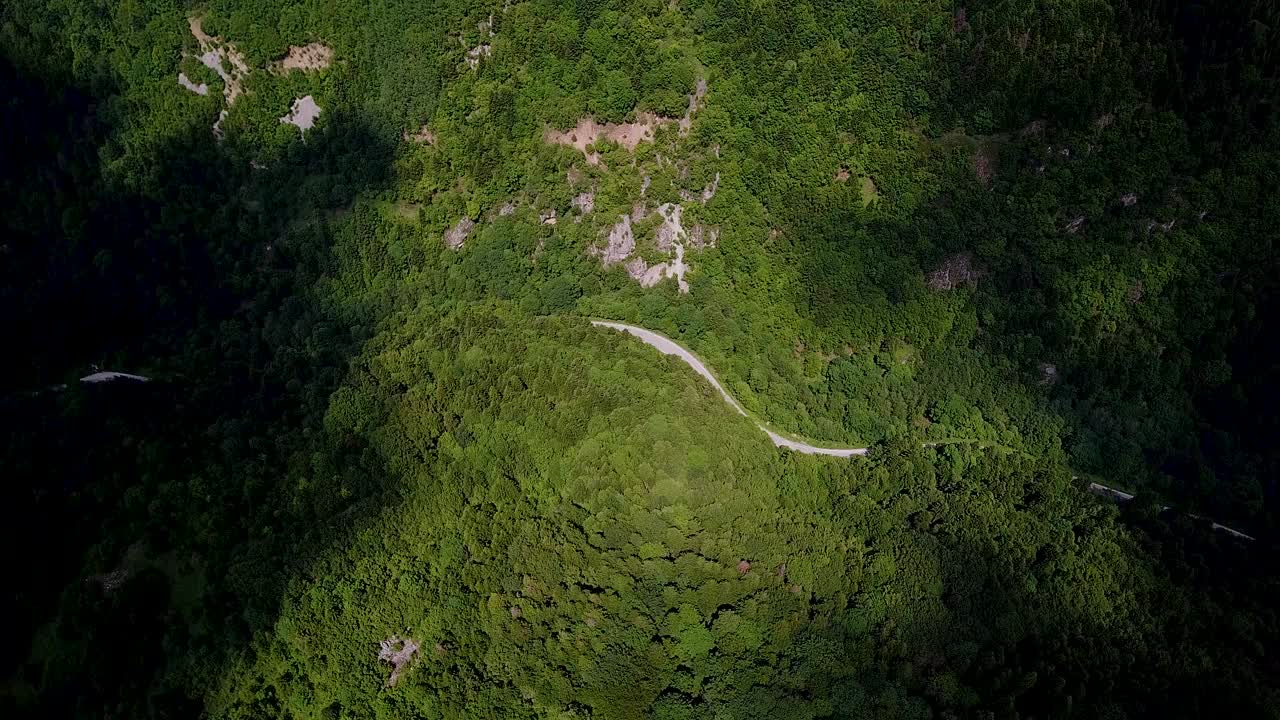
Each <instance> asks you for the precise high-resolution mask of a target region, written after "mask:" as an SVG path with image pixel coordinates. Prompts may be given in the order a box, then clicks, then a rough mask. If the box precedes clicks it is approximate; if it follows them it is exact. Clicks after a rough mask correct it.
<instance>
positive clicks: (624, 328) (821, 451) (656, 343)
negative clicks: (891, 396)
mask: <svg viewBox="0 0 1280 720" xmlns="http://www.w3.org/2000/svg"><path fill="white" fill-rule="evenodd" d="M591 324H592V325H595V326H596V327H607V328H611V329H613V330H618V331H621V332H624V333H628V334H630V335H634V336H635V337H637V338H639V339H640V341H641V342H643V343H644V344H646V345H649V346H651V347H653V348H656V349H657V350H658V352H660V353H662V354H664V355H675V356H676V357H678V358H680V359H681V360H683V361H684V362H685V364H687V365H688V366H689V367H691V368H693V371H694V372H696V373H698V374H699V375H701V376H702V377H704V378H706V379H707V382H709V383H711V386H712V387H714V388H715V389H716V390H718V391H719V392H720V397H722V398H724V401H725V402H727V403H729V406H730V407H732V408H733V409H734V410H737V411H738V413H739V414H740V415H742V416H743V417H746V418H748V419H752V418H751V416H750V415H747V411H746V410H744V409H743V408H742V405H740V404H739V403H738V401H737V400H735V399H734V397H733V396H732V395H730V394H729V392H728V391H727V390H725V389H724V386H722V385H721V384H720V381H719V380H717V379H716V376H715V375H713V374H712V373H711V371H710V370H708V369H707V366H706V365H704V364H702V361H701V360H699V359H698V358H697V356H696V355H694V354H693V353H691V352H689V351H688V350H686V349H685V348H684V347H683V346H682V345H680V344H679V343H677V342H676V341H675V340H672V339H671V338H669V337H667V336H666V335H662V334H660V333H656V332H654V331H652V330H646V329H644V328H642V327H637V326H635V325H628V324H626V323H619V322H608V321H605V320H592V321H591ZM752 420H753V422H755V424H756V427H758V428H760V430H761V431H762V432H763V433H764V434H766V435H768V436H769V439H770V440H772V441H773V444H774V445H777V446H778V447H783V448H787V449H788V450H795V451H796V452H802V453H805V454H807V455H831V456H834V457H850V456H853V455H866V454H867V448H864V447H863V448H824V447H817V446H815V445H810V444H808V443H803V442H800V441H798V440H791V439H789V438H785V437H783V436H781V435H779V434H778V433H776V432H774V431H772V430H770V429H769V428H768V426H766V425H765V424H763V423H761V422H759V421H758V420H754V419H752ZM927 444H929V445H932V443H927ZM1089 491H1090V492H1092V493H1093V494H1095V495H1101V496H1104V497H1109V498H1111V499H1112V500H1115V501H1116V502H1128V501H1130V500H1132V499H1133V497H1134V496H1133V495H1131V494H1129V493H1127V492H1124V491H1123V490H1117V489H1115V488H1111V487H1107V486H1106V485H1100V484H1098V483H1089ZM1164 509H1166V510H1168V509H1169V508H1168V506H1165V508H1164ZM1192 517H1195V518H1198V519H1200V516H1198V515H1192ZM1210 522H1212V521H1210ZM1212 524H1213V529H1215V530H1222V531H1223V532H1226V533H1229V534H1231V535H1234V536H1236V537H1238V538H1241V539H1246V540H1253V539H1254V538H1253V537H1252V536H1250V535H1246V534H1245V533H1242V532H1240V531H1239V530H1235V529H1233V528H1229V527H1227V526H1226V525H1220V524H1218V523H1216V522H1214V523H1212Z"/></svg>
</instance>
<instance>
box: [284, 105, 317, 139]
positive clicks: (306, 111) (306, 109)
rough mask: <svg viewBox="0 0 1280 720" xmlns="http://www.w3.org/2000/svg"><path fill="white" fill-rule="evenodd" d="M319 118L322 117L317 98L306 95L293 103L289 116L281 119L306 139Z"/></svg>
mask: <svg viewBox="0 0 1280 720" xmlns="http://www.w3.org/2000/svg"><path fill="white" fill-rule="evenodd" d="M318 117H320V106H319V105H316V100H315V98H313V97H311V96H310V95H306V96H304V97H300V98H298V99H297V100H294V101H293V107H292V108H290V109H289V114H288V115H285V116H284V117H282V118H280V122H282V123H287V124H289V125H293V126H294V127H296V128H298V130H300V131H301V132H302V135H303V136H304V137H305V136H306V134H307V131H308V130H310V129H311V128H312V126H314V125H315V123H316V118H318Z"/></svg>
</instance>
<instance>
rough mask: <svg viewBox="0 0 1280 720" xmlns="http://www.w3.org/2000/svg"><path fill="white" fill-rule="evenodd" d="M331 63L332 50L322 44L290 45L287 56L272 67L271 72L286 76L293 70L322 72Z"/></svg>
mask: <svg viewBox="0 0 1280 720" xmlns="http://www.w3.org/2000/svg"><path fill="white" fill-rule="evenodd" d="M332 63H333V48H331V47H329V46H328V45H325V44H324V43H318V42H316V43H310V44H307V45H292V46H290V47H289V54H288V55H285V56H284V59H283V60H280V61H278V62H276V63H274V64H273V65H272V70H274V71H275V72H279V73H281V74H284V75H288V74H289V73H291V72H293V71H294V70H299V71H301V72H308V71H313V70H323V69H325V68H327V67H329V65H330V64H332Z"/></svg>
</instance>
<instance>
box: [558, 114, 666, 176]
mask: <svg viewBox="0 0 1280 720" xmlns="http://www.w3.org/2000/svg"><path fill="white" fill-rule="evenodd" d="M669 122H671V119H670V118H664V117H659V116H658V115H654V114H653V113H640V114H639V115H638V116H637V117H636V122H631V123H620V124H619V123H604V124H600V123H597V122H596V121H595V119H594V118H589V117H588V118H583V119H581V120H579V121H578V124H577V126H575V127H572V128H569V129H568V130H565V131H564V132H560V131H558V130H553V129H550V128H548V129H547V131H546V132H545V133H543V136H542V139H543V141H544V142H547V143H551V144H553V145H566V146H568V147H571V148H574V149H576V150H577V151H578V152H580V153H582V154H583V156H585V157H586V158H587V162H588V163H591V164H592V165H598V164H600V154H599V153H596V152H591V151H588V150H587V148H588V147H590V146H591V145H594V144H595V143H596V142H598V141H600V140H607V141H609V142H613V143H617V144H618V145H621V146H622V147H624V148H626V149H627V151H628V152H635V149H636V146H638V145H639V144H640V143H642V142H653V137H654V133H655V132H656V131H657V129H658V128H660V127H662V126H663V125H666V124H667V123H669Z"/></svg>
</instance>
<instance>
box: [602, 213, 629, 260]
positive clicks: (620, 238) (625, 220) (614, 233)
mask: <svg viewBox="0 0 1280 720" xmlns="http://www.w3.org/2000/svg"><path fill="white" fill-rule="evenodd" d="M635 249H636V236H635V233H634V232H632V230H631V216H630V215H623V216H622V219H621V220H619V221H618V223H617V224H616V225H614V226H613V229H612V230H610V231H609V244H608V245H606V246H605V248H604V263H603V264H604V266H605V267H609V266H611V265H617V264H618V263H620V262H622V261H623V260H626V259H627V257H628V256H629V255H631V253H632V251H634V250H635Z"/></svg>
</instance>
